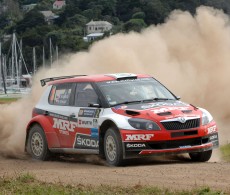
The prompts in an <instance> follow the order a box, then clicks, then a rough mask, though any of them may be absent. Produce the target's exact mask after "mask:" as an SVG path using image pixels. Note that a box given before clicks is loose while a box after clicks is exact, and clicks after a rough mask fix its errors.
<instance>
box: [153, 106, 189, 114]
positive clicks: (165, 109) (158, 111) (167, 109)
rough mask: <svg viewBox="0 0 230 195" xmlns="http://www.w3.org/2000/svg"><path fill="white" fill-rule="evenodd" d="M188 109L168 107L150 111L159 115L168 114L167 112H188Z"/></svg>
mask: <svg viewBox="0 0 230 195" xmlns="http://www.w3.org/2000/svg"><path fill="white" fill-rule="evenodd" d="M188 109H189V107H177V106H175V107H169V108H160V109H155V110H152V112H154V113H155V114H157V113H161V112H169V111H172V110H188Z"/></svg>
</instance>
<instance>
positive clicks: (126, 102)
mask: <svg viewBox="0 0 230 195" xmlns="http://www.w3.org/2000/svg"><path fill="white" fill-rule="evenodd" d="M141 102H142V101H141V100H135V101H124V102H120V103H117V104H113V105H111V106H112V107H114V106H118V105H121V104H132V103H141Z"/></svg>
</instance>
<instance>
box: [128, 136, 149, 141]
mask: <svg viewBox="0 0 230 195" xmlns="http://www.w3.org/2000/svg"><path fill="white" fill-rule="evenodd" d="M125 136H126V138H125V141H141V140H143V141H147V140H150V139H151V138H152V137H154V134H131V135H129V134H127V135H125Z"/></svg>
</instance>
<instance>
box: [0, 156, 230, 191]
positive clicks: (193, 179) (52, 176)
mask: <svg viewBox="0 0 230 195" xmlns="http://www.w3.org/2000/svg"><path fill="white" fill-rule="evenodd" d="M146 160H147V159H146ZM146 160H140V161H138V162H137V161H136V160H135V161H130V162H129V165H127V166H126V167H108V166H106V165H105V163H104V161H101V160H100V159H99V158H98V157H96V156H87V157H81V158H80V159H78V160H76V159H75V160H73V159H71V160H70V159H69V160H66V159H65V160H63V159H61V160H60V159H59V160H55V161H49V162H40V161H34V160H32V159H30V158H27V159H24V160H19V159H9V158H3V157H0V177H2V176H3V177H8V176H10V177H16V176H18V175H19V174H21V173H28V172H29V173H32V174H33V175H35V176H36V178H37V179H39V180H41V181H45V182H55V183H56V182H61V183H64V184H71V185H78V184H82V185H91V186H98V185H101V184H105V185H116V186H134V185H150V186H159V187H162V186H163V187H167V188H174V189H191V188H196V187H199V186H209V187H211V189H219V190H225V191H228V192H230V163H226V162H207V163H191V162H189V161H188V160H186V159H185V158H182V159H178V158H170V159H162V158H158V159H151V160H150V159H148V160H147V161H146Z"/></svg>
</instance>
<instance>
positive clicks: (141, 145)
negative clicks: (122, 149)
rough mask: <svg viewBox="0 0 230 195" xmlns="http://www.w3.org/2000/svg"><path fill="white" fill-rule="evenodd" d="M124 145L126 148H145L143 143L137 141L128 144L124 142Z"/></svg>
mask: <svg viewBox="0 0 230 195" xmlns="http://www.w3.org/2000/svg"><path fill="white" fill-rule="evenodd" d="M126 147H127V148H145V147H146V145H145V144H138V143H135V144H132V143H128V144H126Z"/></svg>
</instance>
